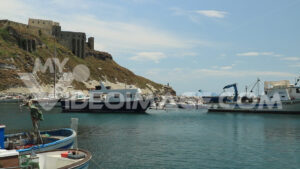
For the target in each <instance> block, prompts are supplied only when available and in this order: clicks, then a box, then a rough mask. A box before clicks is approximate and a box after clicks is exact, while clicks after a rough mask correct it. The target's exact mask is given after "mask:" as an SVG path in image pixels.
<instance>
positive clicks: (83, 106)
mask: <svg viewBox="0 0 300 169" xmlns="http://www.w3.org/2000/svg"><path fill="white" fill-rule="evenodd" d="M141 92H142V91H141V90H140V89H139V88H129V89H111V88H110V86H105V85H104V84H103V83H100V85H99V86H96V89H95V90H90V91H89V97H86V98H85V97H83V98H82V99H78V98H75V99H74V98H73V99H72V98H70V99H62V100H61V107H62V111H63V112H97V113H113V112H114V113H145V111H146V110H147V109H148V107H149V106H150V104H151V102H152V99H146V98H143V97H142V95H141V94H142V93H141Z"/></svg>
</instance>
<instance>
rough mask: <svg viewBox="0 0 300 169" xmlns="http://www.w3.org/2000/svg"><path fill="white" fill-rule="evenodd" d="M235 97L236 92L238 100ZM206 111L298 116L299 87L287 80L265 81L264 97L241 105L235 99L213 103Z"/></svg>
mask: <svg viewBox="0 0 300 169" xmlns="http://www.w3.org/2000/svg"><path fill="white" fill-rule="evenodd" d="M298 81H299V80H298ZM237 95H238V94H237V91H236V92H235V98H238V96H237ZM208 111H210V112H262V113H292V114H300V87H299V86H298V85H297V83H295V84H290V82H289V81H288V80H281V81H266V82H265V83H264V95H261V96H259V97H258V98H256V99H255V100H254V101H252V102H247V103H243V102H241V101H239V100H238V99H236V100H235V101H233V102H228V103H221V104H220V103H214V104H210V108H209V109H208Z"/></svg>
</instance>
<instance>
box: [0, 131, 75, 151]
mask: <svg viewBox="0 0 300 169" xmlns="http://www.w3.org/2000/svg"><path fill="white" fill-rule="evenodd" d="M2 133H4V132H2ZM0 134H1V133H0ZM40 135H41V138H42V143H41V144H34V143H35V140H36V138H35V137H34V136H33V134H32V133H27V132H23V133H17V134H8V135H5V136H4V137H1V136H0V143H1V142H3V143H2V144H3V145H2V146H3V148H4V149H7V150H16V151H17V152H19V153H20V154H21V155H22V154H29V153H31V152H32V151H34V152H36V153H38V152H45V151H50V150H56V149H68V148H71V147H72V145H73V143H74V141H75V138H76V132H75V131H74V130H72V129H68V128H64V129H56V130H48V131H42V132H40ZM1 138H3V140H2V141H1ZM2 146H1V144H0V147H2ZM0 149H1V148H0Z"/></svg>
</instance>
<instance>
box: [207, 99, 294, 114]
mask: <svg viewBox="0 0 300 169" xmlns="http://www.w3.org/2000/svg"><path fill="white" fill-rule="evenodd" d="M225 105H226V106H225V107H221V106H220V105H218V104H212V105H210V108H208V111H209V112H242V113H277V114H300V101H299V100H298V101H282V104H281V106H278V105H266V104H255V105H253V104H242V105H238V104H234V103H233V104H225Z"/></svg>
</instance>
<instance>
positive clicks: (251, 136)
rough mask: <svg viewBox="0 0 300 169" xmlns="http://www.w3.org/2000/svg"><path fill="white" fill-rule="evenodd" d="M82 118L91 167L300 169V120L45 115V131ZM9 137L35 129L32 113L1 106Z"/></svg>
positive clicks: (197, 113) (175, 113)
mask: <svg viewBox="0 0 300 169" xmlns="http://www.w3.org/2000/svg"><path fill="white" fill-rule="evenodd" d="M72 117H76V118H79V126H78V146H79V148H82V149H86V150H89V151H90V152H91V153H92V155H93V158H92V161H91V163H90V168H92V169H93V168H114V169H115V168H120V169H121V168H122V169H124V168H170V169H171V168H172V169H176V168H178V169H182V168H272V169H274V168H299V167H300V115H278V114H242V113H239V114H234V113H207V111H206V110H176V109H174V110H167V111H161V110H149V111H148V113H147V114H116V113H115V114H94V113H61V109H60V108H55V109H53V110H51V111H49V112H46V111H44V119H45V120H44V121H42V122H41V129H53V128H62V127H69V126H70V119H71V118H72ZM0 124H5V125H6V132H7V133H15V132H21V131H24V130H31V129H32V126H31V121H30V114H29V111H28V110H27V109H26V108H22V109H20V108H19V106H18V105H17V104H1V105H0Z"/></svg>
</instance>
